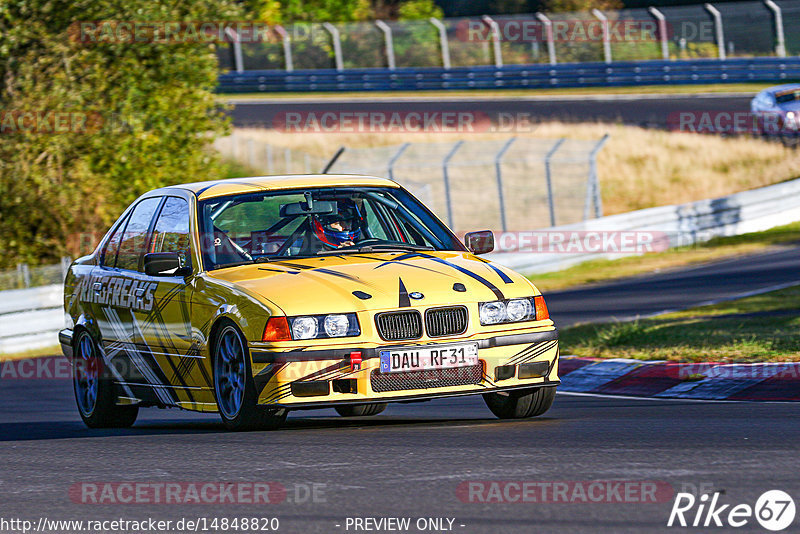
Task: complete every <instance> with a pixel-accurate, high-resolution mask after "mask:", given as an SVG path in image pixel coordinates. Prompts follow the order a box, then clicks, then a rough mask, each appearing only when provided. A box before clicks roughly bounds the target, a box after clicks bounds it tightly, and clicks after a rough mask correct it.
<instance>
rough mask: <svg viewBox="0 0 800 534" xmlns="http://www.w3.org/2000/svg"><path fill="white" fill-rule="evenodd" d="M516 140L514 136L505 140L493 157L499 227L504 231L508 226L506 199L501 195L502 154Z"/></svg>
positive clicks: (503, 154) (504, 153)
mask: <svg viewBox="0 0 800 534" xmlns="http://www.w3.org/2000/svg"><path fill="white" fill-rule="evenodd" d="M516 140H517V138H516V137H512V138H511V139H509V140H508V141H506V144H504V145H503V148H501V149H500V151H499V152H498V153H497V155H495V157H494V174H495V176H496V177H497V200H498V201H499V203H500V227H501V228H502V229H503V231H504V232H507V231H508V226H507V225H506V201H505V196H504V195H503V156H505V155H506V152H508V149H509V148H511V145H512V144H514V141H516Z"/></svg>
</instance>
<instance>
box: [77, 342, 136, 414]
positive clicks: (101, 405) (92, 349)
mask: <svg viewBox="0 0 800 534" xmlns="http://www.w3.org/2000/svg"><path fill="white" fill-rule="evenodd" d="M72 386H73V390H74V391H75V401H76V402H77V404H78V413H80V415H81V419H83V422H84V423H85V424H86V426H88V427H89V428H127V427H129V426H131V425H132V424H133V423H134V422H136V417H137V416H138V415H139V407H138V406H117V398H116V397H117V395H116V393H115V391H114V383H113V381H112V379H111V377H110V376H104V372H103V358H102V356H101V354H100V349H99V347H98V346H97V343H95V341H94V339H93V338H92V336H91V335H90V334H89V332H87V331H85V330H82V331H80V332H79V333H78V336H77V338H76V340H75V350H74V359H73V362H72Z"/></svg>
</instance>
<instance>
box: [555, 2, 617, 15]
mask: <svg viewBox="0 0 800 534" xmlns="http://www.w3.org/2000/svg"><path fill="white" fill-rule="evenodd" d="M623 7H624V4H623V3H622V1H621V0H545V2H544V9H543V11H545V12H550V13H563V12H573V11H591V10H592V9H599V10H601V11H603V10H611V9H622V8H623Z"/></svg>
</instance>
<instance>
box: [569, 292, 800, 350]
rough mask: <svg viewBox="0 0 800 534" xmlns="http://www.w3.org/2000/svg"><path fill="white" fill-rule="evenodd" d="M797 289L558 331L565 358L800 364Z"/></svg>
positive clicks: (798, 295) (799, 315)
mask: <svg viewBox="0 0 800 534" xmlns="http://www.w3.org/2000/svg"><path fill="white" fill-rule="evenodd" d="M798 331H800V286H795V287H791V288H788V289H782V290H779V291H773V292H770V293H764V294H763V295H757V296H754V297H748V298H744V299H739V300H734V301H728V302H723V303H720V304H714V305H710V306H701V307H697V308H691V309H688V310H684V311H680V312H675V313H670V314H666V315H661V316H659V317H656V318H651V319H642V320H639V321H634V322H628V323H608V324H600V325H580V326H575V327H572V328H567V329H564V330H562V331H561V333H560V338H561V346H562V352H563V353H564V354H575V355H578V356H585V357H599V358H635V359H640V360H672V361H679V362H705V361H713V362H777V361H780V362H786V361H800V336H799V335H798Z"/></svg>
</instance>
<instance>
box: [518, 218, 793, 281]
mask: <svg viewBox="0 0 800 534" xmlns="http://www.w3.org/2000/svg"><path fill="white" fill-rule="evenodd" d="M797 242H800V222H796V223H792V224H788V225H786V226H778V227H776V228H771V229H769V230H766V231H764V232H754V233H750V234H742V235H738V236H730V237H717V238H714V239H712V240H710V241H707V242H706V243H700V244H697V245H693V246H690V247H679V248H673V249H669V250H666V251H664V252H656V253H652V254H645V255H643V256H628V257H625V258H620V259H618V260H591V261H587V262H584V263H581V264H578V265H575V266H574V267H570V268H568V269H564V270H562V271H556V272H552V273H542V274H537V275H534V276H531V277H530V278H531V280H532V281H533V282H534V283H535V284H536V287H538V288H539V289H540V290H542V291H544V292H547V291H553V290H558V289H564V288H567V287H573V286H579V285H585V284H591V283H597V282H606V281H610V280H614V279H617V278H625V277H629V276H636V275H640V274H646V273H653V272H659V271H663V270H668V269H676V268H681V267H686V266H690V265H694V264H699V263H704V262H708V261H713V260H720V259H724V258H728V257H732V256H737V255H743V254H754V253H757V252H761V251H764V250H766V249H768V248H770V247H773V246H776V245H781V244H787V243H797Z"/></svg>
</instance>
